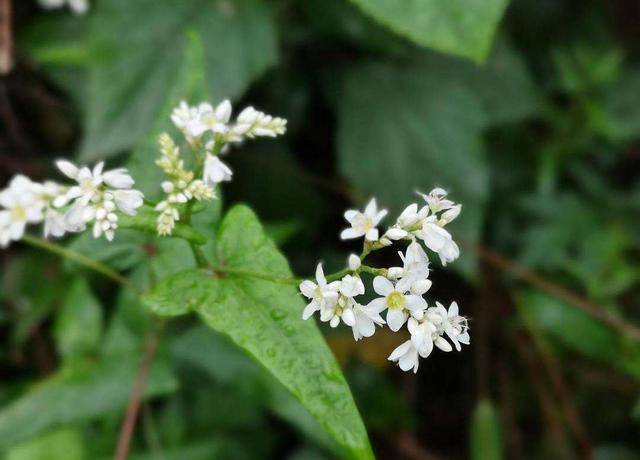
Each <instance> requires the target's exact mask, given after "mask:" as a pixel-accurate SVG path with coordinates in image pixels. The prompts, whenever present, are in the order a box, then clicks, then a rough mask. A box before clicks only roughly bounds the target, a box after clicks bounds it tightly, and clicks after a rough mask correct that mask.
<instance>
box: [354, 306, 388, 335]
mask: <svg viewBox="0 0 640 460" xmlns="http://www.w3.org/2000/svg"><path fill="white" fill-rule="evenodd" d="M379 308H380V307H378V309H376V308H373V307H370V306H368V305H367V306H364V305H360V304H359V303H357V302H354V303H353V307H352V311H353V316H354V323H353V325H352V326H351V329H352V331H353V338H354V339H355V340H356V342H357V341H358V340H360V339H361V338H363V337H371V336H372V335H373V334H374V333H375V332H376V324H378V325H380V326H382V325H383V324H385V321H384V319H382V316H380V313H381V312H382V310H384V308H385V307H384V306H382V310H379Z"/></svg>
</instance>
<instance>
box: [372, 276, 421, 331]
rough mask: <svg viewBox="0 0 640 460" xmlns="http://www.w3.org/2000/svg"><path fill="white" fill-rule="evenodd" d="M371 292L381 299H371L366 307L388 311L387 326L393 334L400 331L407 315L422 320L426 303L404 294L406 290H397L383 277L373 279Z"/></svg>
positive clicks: (416, 297) (417, 296)
mask: <svg viewBox="0 0 640 460" xmlns="http://www.w3.org/2000/svg"><path fill="white" fill-rule="evenodd" d="M373 290H374V291H376V293H377V294H379V295H381V296H383V297H379V298H377V299H373V300H372V301H371V302H369V305H367V307H368V308H371V309H372V310H373V311H383V310H384V309H388V311H387V324H388V325H389V328H390V329H391V330H392V331H393V332H397V331H399V330H400V328H401V327H402V325H403V324H404V323H405V322H406V321H407V318H408V317H409V315H411V316H413V317H415V318H416V319H422V317H423V315H424V310H425V309H426V308H427V302H426V301H425V300H424V299H423V298H422V297H421V296H419V295H415V294H406V292H407V290H408V288H407V290H402V291H401V290H398V288H397V285H396V286H394V285H393V283H392V282H391V281H389V280H388V279H387V278H385V277H384V276H376V277H375V278H374V279H373Z"/></svg>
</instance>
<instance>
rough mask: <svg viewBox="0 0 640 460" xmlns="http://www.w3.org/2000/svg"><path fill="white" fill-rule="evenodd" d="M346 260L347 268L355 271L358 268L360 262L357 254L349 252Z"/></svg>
mask: <svg viewBox="0 0 640 460" xmlns="http://www.w3.org/2000/svg"><path fill="white" fill-rule="evenodd" d="M348 262H349V270H354V271H355V270H357V269H359V268H360V264H361V262H360V257H358V256H357V255H355V254H351V255H350V256H349V260H348Z"/></svg>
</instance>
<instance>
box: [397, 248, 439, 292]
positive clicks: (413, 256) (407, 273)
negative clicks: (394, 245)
mask: <svg viewBox="0 0 640 460" xmlns="http://www.w3.org/2000/svg"><path fill="white" fill-rule="evenodd" d="M398 254H399V255H400V258H401V259H402V262H403V263H404V266H403V267H402V271H401V274H400V276H395V278H400V280H399V281H398V283H397V284H396V289H398V290H399V291H402V292H406V291H409V290H410V291H411V292H412V293H413V294H418V295H422V294H424V293H425V292H427V291H428V290H429V288H430V287H431V281H430V280H428V279H427V278H428V277H429V257H427V254H426V253H425V252H424V249H422V246H420V244H418V243H416V242H415V241H414V242H413V243H411V244H410V245H409V246H407V250H406V252H405V254H404V255H403V254H402V253H401V252H399V253H398ZM392 273H393V272H392Z"/></svg>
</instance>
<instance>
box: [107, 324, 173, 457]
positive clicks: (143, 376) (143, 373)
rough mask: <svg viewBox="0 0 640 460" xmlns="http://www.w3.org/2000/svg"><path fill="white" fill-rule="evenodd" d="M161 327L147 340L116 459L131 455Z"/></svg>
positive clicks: (120, 436) (130, 397)
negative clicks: (130, 449) (134, 434)
mask: <svg viewBox="0 0 640 460" xmlns="http://www.w3.org/2000/svg"><path fill="white" fill-rule="evenodd" d="M160 332H161V331H160V328H158V329H156V330H154V331H153V332H151V333H150V334H149V336H148V337H147V340H146V344H145V348H144V353H143V355H142V362H141V363H140V367H139V368H138V374H137V375H136V379H135V381H134V384H133V389H132V390H131V395H130V396H129V404H128V405H127V413H126V415H125V419H124V422H123V423H122V428H121V429H120V435H119V436H118V444H117V447H116V453H115V456H114V459H115V460H126V458H127V456H128V455H129V446H130V445H131V439H132V437H133V432H134V430H135V427H136V421H137V419H138V413H139V412H140V405H141V404H142V397H143V396H144V389H145V386H146V385H147V377H148V376H149V368H150V367H151V363H152V362H153V358H154V356H155V354H156V350H157V348H158V340H159V336H160Z"/></svg>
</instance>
